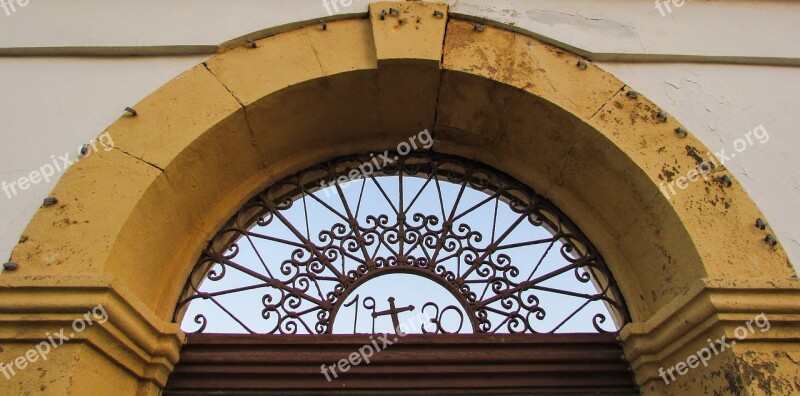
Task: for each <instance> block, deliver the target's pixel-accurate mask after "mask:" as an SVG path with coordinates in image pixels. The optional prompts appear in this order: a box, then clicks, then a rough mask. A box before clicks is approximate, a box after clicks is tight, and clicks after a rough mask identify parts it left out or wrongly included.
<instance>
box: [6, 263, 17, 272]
mask: <svg viewBox="0 0 800 396" xmlns="http://www.w3.org/2000/svg"><path fill="white" fill-rule="evenodd" d="M18 268H19V264H17V263H12V262H8V263H4V264H3V269H4V270H6V271H16V270H17V269H18Z"/></svg>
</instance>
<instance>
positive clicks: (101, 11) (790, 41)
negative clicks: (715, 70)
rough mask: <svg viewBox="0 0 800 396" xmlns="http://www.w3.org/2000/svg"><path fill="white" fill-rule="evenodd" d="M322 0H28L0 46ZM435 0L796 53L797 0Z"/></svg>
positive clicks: (137, 32)
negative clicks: (666, 1) (667, 3)
mask: <svg viewBox="0 0 800 396" xmlns="http://www.w3.org/2000/svg"><path fill="white" fill-rule="evenodd" d="M14 1H20V0H14ZM323 1H324V0H238V1H219V0H171V1H163V0H139V1H136V2H126V1H109V0H72V1H63V0H29V3H28V5H26V6H25V7H19V8H18V9H17V11H16V12H15V13H13V15H11V16H5V15H4V13H3V12H2V10H0V48H4V47H6V48H7V47H12V48H13V47H76V46H77V47H82V46H89V47H91V46H100V47H102V46H129V47H136V46H173V45H183V46H195V45H216V44H220V43H223V42H225V41H228V40H230V39H233V38H236V37H239V36H242V35H245V34H247V33H250V32H254V31H258V30H262V29H266V28H270V27H274V26H278V25H283V24H287V23H291V22H295V21H302V20H314V19H319V18H322V17H325V16H327V15H328V12H327V11H326V8H325V7H324V6H323ZM327 1H334V0H327ZM336 1H337V4H342V3H343V2H347V1H351V5H350V6H349V7H344V6H338V7H339V12H338V13H340V14H346V13H363V12H366V11H367V5H368V4H369V3H371V2H375V1H372V0H336ZM662 1H663V0H662ZM442 2H445V3H449V4H450V5H452V11H453V12H456V13H462V14H469V15H476V16H481V17H486V18H489V19H494V20H497V21H502V22H511V23H514V25H515V26H517V27H520V28H524V29H528V30H531V31H533V32H536V33H539V34H541V35H544V36H547V37H552V38H553V39H556V40H558V41H561V42H564V43H566V44H568V45H572V46H574V47H577V48H582V49H585V50H587V51H591V52H597V53H643V54H688V55H719V56H761V57H784V58H786V57H789V58H800V40H798V39H797V37H798V32H799V31H800V2H798V1H785V0H783V1H782V0H771V1H769V0H764V1H741V0H740V1H737V0H721V1H720V0H717V1H711V0H693V1H692V0H687V1H686V3H685V4H684V5H683V6H681V7H675V6H672V7H671V10H672V12H671V13H667V11H666V9H664V14H665V15H664V16H662V14H661V13H660V12H659V11H658V10H657V9H656V7H655V3H654V1H651V0H601V1H598V0H443V1H442ZM330 10H331V11H335V8H334V7H333V6H331V7H330Z"/></svg>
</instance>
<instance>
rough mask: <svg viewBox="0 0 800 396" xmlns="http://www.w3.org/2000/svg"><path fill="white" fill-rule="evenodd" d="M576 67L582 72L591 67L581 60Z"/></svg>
mask: <svg viewBox="0 0 800 396" xmlns="http://www.w3.org/2000/svg"><path fill="white" fill-rule="evenodd" d="M576 66H578V69H581V70H586V68H587V67H589V65H587V64H586V62H584V61H582V60H579V61H578V63H576Z"/></svg>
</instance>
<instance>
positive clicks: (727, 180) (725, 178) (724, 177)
mask: <svg viewBox="0 0 800 396" xmlns="http://www.w3.org/2000/svg"><path fill="white" fill-rule="evenodd" d="M720 180H722V182H723V183H725V186H726V187H730V186H732V185H733V181H732V180H731V178H730V177H728V175H722V177H721V178H720Z"/></svg>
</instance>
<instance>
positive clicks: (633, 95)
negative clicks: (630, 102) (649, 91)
mask: <svg viewBox="0 0 800 396" xmlns="http://www.w3.org/2000/svg"><path fill="white" fill-rule="evenodd" d="M625 96H627V97H629V98H631V99H636V98H638V97H639V93H638V92H636V91H628V93H626V94H625Z"/></svg>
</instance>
